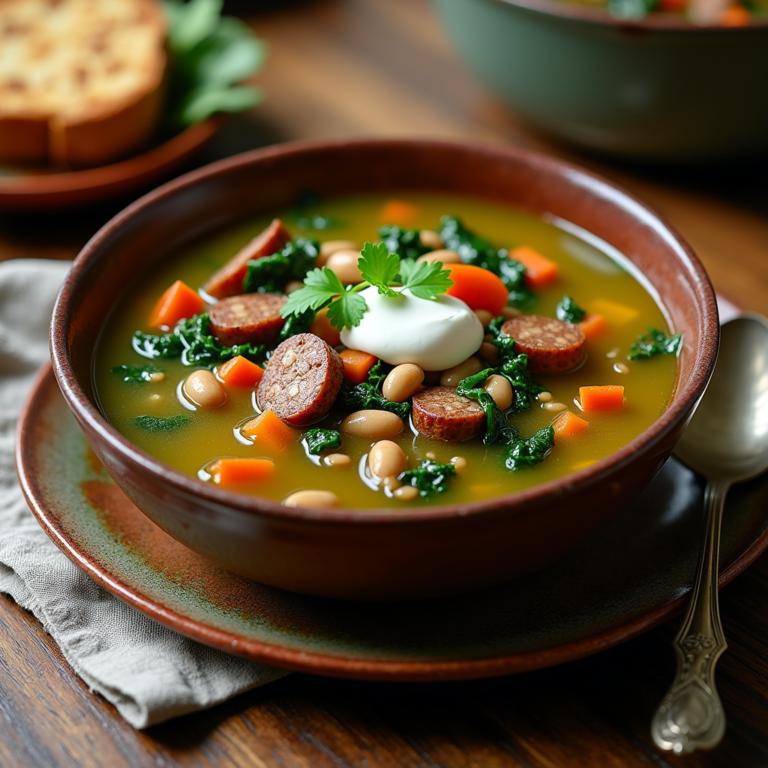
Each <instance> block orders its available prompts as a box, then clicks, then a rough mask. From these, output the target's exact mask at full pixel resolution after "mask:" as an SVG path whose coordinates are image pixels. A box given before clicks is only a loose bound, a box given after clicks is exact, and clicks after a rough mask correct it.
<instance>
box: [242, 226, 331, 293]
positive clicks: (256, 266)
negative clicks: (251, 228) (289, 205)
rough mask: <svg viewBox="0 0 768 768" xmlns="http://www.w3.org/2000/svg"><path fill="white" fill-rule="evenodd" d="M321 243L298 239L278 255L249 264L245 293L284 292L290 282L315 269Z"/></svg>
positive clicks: (303, 238) (301, 278)
mask: <svg viewBox="0 0 768 768" xmlns="http://www.w3.org/2000/svg"><path fill="white" fill-rule="evenodd" d="M319 254H320V243H319V242H318V241H317V240H316V239H315V238H314V237H297V238H296V239H295V240H292V241H291V242H290V243H287V244H286V245H285V247H284V248H283V249H282V250H281V251H279V252H278V253H274V254H272V255H271V256H264V257H262V258H260V259H254V260H252V261H249V262H248V271H247V272H246V273H245V278H244V279H243V293H282V292H283V288H284V286H285V284H286V283H287V282H288V281H289V280H303V279H304V278H305V277H306V275H307V272H309V270H310V269H312V268H313V267H314V266H315V262H316V261H317V257H318V255H319Z"/></svg>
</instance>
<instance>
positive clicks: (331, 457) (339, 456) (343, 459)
mask: <svg viewBox="0 0 768 768" xmlns="http://www.w3.org/2000/svg"><path fill="white" fill-rule="evenodd" d="M323 463H324V464H325V465H326V466H328V467H348V466H349V465H350V464H351V463H352V459H350V458H349V456H347V454H346V453H329V454H328V455H327V456H326V457H325V458H324V459H323Z"/></svg>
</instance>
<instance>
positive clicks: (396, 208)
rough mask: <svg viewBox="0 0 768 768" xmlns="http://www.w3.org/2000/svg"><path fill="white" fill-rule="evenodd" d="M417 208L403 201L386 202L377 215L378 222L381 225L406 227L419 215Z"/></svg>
mask: <svg viewBox="0 0 768 768" xmlns="http://www.w3.org/2000/svg"><path fill="white" fill-rule="evenodd" d="M419 213H420V210H419V208H418V206H416V205H413V203H406V202H405V200H387V202H386V203H384V206H383V207H382V209H381V212H380V213H379V221H380V222H381V223H382V224H399V225H400V226H401V227H407V226H408V225H409V224H412V223H413V222H414V220H415V219H416V217H417V216H418V215H419Z"/></svg>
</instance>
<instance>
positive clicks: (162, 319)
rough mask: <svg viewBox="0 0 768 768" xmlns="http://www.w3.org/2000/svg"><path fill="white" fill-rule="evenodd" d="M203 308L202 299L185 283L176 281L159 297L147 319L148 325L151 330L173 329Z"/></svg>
mask: <svg viewBox="0 0 768 768" xmlns="http://www.w3.org/2000/svg"><path fill="white" fill-rule="evenodd" d="M203 307H205V301H204V300H203V297H202V296H200V294H199V293H198V292H197V291H195V290H193V289H192V288H190V287H189V286H188V285H187V284H186V283H182V282H181V280H177V281H176V282H175V283H174V284H173V285H172V286H171V287H170V288H168V290H167V291H166V292H165V293H164V294H163V295H162V296H161V297H160V300H159V301H158V302H157V304H156V305H155V308H154V310H152V314H151V315H150V317H149V324H150V326H152V328H163V327H165V328H173V326H174V325H176V323H178V322H179V320H183V319H184V318H188V317H193V316H194V315H196V314H198V312H201V311H202V309H203Z"/></svg>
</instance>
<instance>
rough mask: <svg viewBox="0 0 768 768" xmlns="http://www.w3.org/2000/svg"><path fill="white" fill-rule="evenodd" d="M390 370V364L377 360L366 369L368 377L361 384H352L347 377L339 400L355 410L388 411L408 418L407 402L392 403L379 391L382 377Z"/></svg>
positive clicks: (382, 381) (408, 407)
mask: <svg viewBox="0 0 768 768" xmlns="http://www.w3.org/2000/svg"><path fill="white" fill-rule="evenodd" d="M391 370H392V367H391V366H387V365H385V364H384V363H383V362H382V361H381V360H377V361H376V362H375V363H374V364H373V365H372V366H371V369H370V370H369V371H368V378H367V379H366V380H365V381H364V382H362V384H352V382H350V381H349V380H348V379H345V380H344V383H343V384H342V387H341V392H340V393H339V402H341V403H343V404H344V405H346V406H348V407H350V408H352V409H353V410H355V411H362V410H376V411H390V412H391V413H396V414H397V415H398V416H399V417H400V418H401V419H406V418H408V414H409V413H410V412H411V404H410V403H409V402H407V401H406V402H404V403H393V402H391V401H390V400H387V398H386V397H384V395H383V394H382V393H381V386H382V384H383V383H384V379H386V377H387V374H388V373H389V372H390V371H391Z"/></svg>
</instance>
